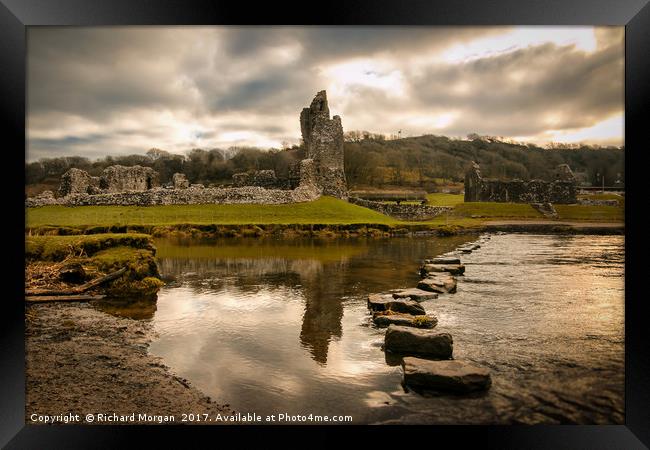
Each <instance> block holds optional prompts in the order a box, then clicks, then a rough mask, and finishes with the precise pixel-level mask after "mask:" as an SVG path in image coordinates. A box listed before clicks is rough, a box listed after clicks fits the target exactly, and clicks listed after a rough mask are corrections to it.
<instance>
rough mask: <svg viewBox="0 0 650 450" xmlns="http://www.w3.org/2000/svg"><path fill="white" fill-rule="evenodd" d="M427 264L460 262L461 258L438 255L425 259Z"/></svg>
mask: <svg viewBox="0 0 650 450" xmlns="http://www.w3.org/2000/svg"><path fill="white" fill-rule="evenodd" d="M424 263H425V264H460V258H458V257H456V256H437V257H435V258H431V259H425V260H424Z"/></svg>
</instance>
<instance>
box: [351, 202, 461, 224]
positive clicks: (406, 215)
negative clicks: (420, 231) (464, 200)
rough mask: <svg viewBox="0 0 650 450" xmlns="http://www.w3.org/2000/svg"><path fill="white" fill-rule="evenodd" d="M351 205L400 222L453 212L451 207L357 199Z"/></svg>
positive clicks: (427, 218)
mask: <svg viewBox="0 0 650 450" xmlns="http://www.w3.org/2000/svg"><path fill="white" fill-rule="evenodd" d="M349 202H350V203H353V204H355V205H359V206H363V207H365V208H369V209H372V210H374V211H377V212H380V213H382V214H385V215H387V216H391V217H394V218H395V219H400V220H413V221H416V220H429V219H433V218H434V217H437V216H439V215H440V214H443V213H445V212H446V211H451V210H452V209H453V208H452V207H451V206H431V205H422V204H399V205H398V204H396V203H383V202H375V201H372V200H363V199H360V198H357V197H352V198H350V199H349Z"/></svg>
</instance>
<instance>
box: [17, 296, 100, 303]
mask: <svg viewBox="0 0 650 450" xmlns="http://www.w3.org/2000/svg"><path fill="white" fill-rule="evenodd" d="M105 297H106V296H105V295H27V296H25V301H27V302H89V301H90V300H101V299H103V298H105Z"/></svg>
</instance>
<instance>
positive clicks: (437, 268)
mask: <svg viewBox="0 0 650 450" xmlns="http://www.w3.org/2000/svg"><path fill="white" fill-rule="evenodd" d="M431 272H448V273H450V274H452V275H462V274H463V273H465V266H464V265H462V264H425V265H423V266H422V268H421V269H420V273H425V274H426V273H431Z"/></svg>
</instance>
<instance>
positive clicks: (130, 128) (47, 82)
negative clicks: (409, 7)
mask: <svg viewBox="0 0 650 450" xmlns="http://www.w3.org/2000/svg"><path fill="white" fill-rule="evenodd" d="M560 31H561V32H562V33H565V34H566V35H568V36H570V35H571V30H570V29H568V30H564V31H563V30H560ZM509 33H512V29H508V28H496V27H491V28H486V27H457V28H435V27H407V28H404V27H270V28H269V27H265V28H257V27H164V28H163V27H109V28H57V27H52V28H50V27H44V28H30V29H29V33H28V158H29V159H36V158H39V157H43V156H57V155H63V154H66V155H67V154H80V155H86V156H90V155H92V156H93V157H94V156H95V155H97V156H100V155H105V154H120V153H122V154H123V153H131V152H143V151H146V149H148V148H150V147H154V146H155V147H160V148H166V149H168V150H170V151H176V152H180V151H183V150H185V149H189V148H191V147H193V146H203V147H213V146H228V145H244V144H247V145H248V144H252V145H260V146H271V145H279V142H281V141H288V142H297V139H298V138H299V127H298V121H297V120H298V119H297V115H298V112H299V111H300V108H302V107H303V106H304V105H306V104H308V103H309V101H310V100H311V98H312V97H313V95H314V93H315V92H316V91H318V90H321V89H328V93H329V94H330V106H331V109H332V111H333V112H334V113H336V114H340V115H341V116H342V118H343V123H344V127H346V129H355V128H359V129H368V130H370V131H374V132H382V133H392V132H394V131H395V130H396V129H402V128H406V129H407V131H408V134H411V135H415V134H423V133H436V134H447V135H465V134H467V133H469V132H474V131H476V132H481V133H486V134H493V135H495V134H496V135H504V136H530V137H533V138H539V139H541V137H542V136H546V135H548V133H549V130H569V129H579V128H585V127H587V128H588V127H591V126H594V125H596V124H598V123H599V122H602V121H603V120H605V119H607V118H608V117H611V116H612V115H616V114H622V105H623V99H622V95H623V94H622V93H623V90H622V89H623V86H622V83H623V76H622V70H623V47H622V34H621V29H620V28H599V29H596V30H595V33H593V35H592V37H593V39H592V41H594V43H595V44H594V45H596V48H595V49H591V50H589V51H585V50H583V49H579V48H576V46H575V45H573V44H570V43H569V44H566V43H562V42H559V43H558V42H555V41H553V36H552V33H549V39H548V41H549V42H543V41H540V42H537V41H535V42H531V43H528V44H527V45H524V44H521V43H520V42H518V40H517V39H516V38H515V37H513V38H512V39H511V41H508V38H507V36H509ZM580 33H582V35H585V30H584V29H582V30H581V31H580ZM587 34H589V33H587ZM503 36H505V37H506V38H504V39H503V42H501V41H499V39H501V38H502V37H503ZM513 36H514V35H513ZM485 39H488V40H489V39H496V41H495V42H496V44H494V43H491V44H489V45H488V44H484V47H485V46H487V47H489V46H490V45H492V46H495V45H497V46H499V45H500V46H501V47H500V48H496V47H495V51H493V52H486V50H485V48H483V47H481V46H480V45H479V46H478V47H476V43H477V42H478V43H481V42H483V41H484V40H485ZM482 40H483V41H482ZM550 41H553V42H550ZM490 42H491V41H490ZM475 47H476V48H475ZM490 48H491V47H490ZM449 51H451V52H452V54H453V55H456V54H458V55H460V57H459V58H457V59H458V60H451V61H450V60H448V59H446V58H445V57H443V56H441V55H444V53H445V52H449ZM454 52H455V53H454ZM458 55H456V56H458ZM618 138H619V140H620V139H621V138H622V136H619V137H618Z"/></svg>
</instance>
